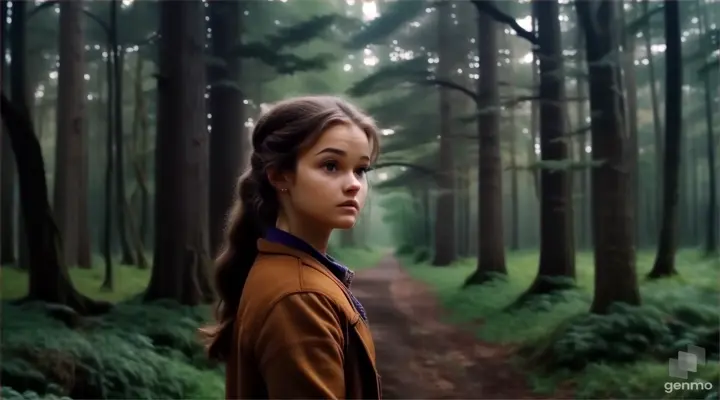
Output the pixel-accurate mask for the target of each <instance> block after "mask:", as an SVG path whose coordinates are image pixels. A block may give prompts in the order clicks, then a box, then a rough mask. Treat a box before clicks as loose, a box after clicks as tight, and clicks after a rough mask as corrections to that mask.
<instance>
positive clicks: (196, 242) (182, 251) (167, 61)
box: [145, 0, 209, 305]
mask: <svg viewBox="0 0 720 400" xmlns="http://www.w3.org/2000/svg"><path fill="white" fill-rule="evenodd" d="M159 8H160V37H161V39H160V43H159V49H158V50H159V59H158V69H159V71H158V76H157V88H158V99H157V102H158V104H157V108H158V115H157V120H158V121H157V135H156V158H155V193H156V197H155V251H154V262H153V269H152V275H151V279H150V284H149V286H148V288H147V292H146V293H145V299H146V300H154V299H160V298H169V299H174V300H177V301H178V302H180V303H181V304H185V305H196V304H199V303H200V302H201V301H202V300H206V299H207V297H208V296H209V293H207V292H205V290H204V289H206V288H207V287H208V277H207V273H208V270H209V254H208V238H207V226H206V224H207V223H208V221H207V210H208V208H207V202H208V190H207V189H208V187H207V181H208V142H209V140H208V134H207V126H206V119H205V118H206V117H205V75H206V73H205V60H204V44H205V27H204V12H203V10H204V7H203V2H202V0H186V1H182V2H173V1H163V2H161V3H160V5H159ZM178 116H182V118H179V117H178Z"/></svg>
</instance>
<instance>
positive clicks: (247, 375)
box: [204, 96, 381, 399]
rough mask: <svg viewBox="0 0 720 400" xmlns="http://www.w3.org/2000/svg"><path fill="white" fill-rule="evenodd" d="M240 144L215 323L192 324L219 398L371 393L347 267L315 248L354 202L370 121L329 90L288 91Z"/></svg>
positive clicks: (373, 383)
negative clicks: (214, 369)
mask: <svg viewBox="0 0 720 400" xmlns="http://www.w3.org/2000/svg"><path fill="white" fill-rule="evenodd" d="M252 147H253V152H252V156H251V159H250V169H249V170H248V171H246V172H245V173H244V174H243V175H242V177H240V181H239V184H238V194H237V200H236V202H235V205H234V207H233V209H232V211H231V213H230V216H229V218H228V227H227V231H226V238H225V243H224V245H223V248H222V250H221V253H220V255H219V257H218V259H217V266H216V277H215V281H216V282H215V284H216V288H217V292H218V296H219V300H220V301H219V306H218V312H217V320H218V322H217V325H215V326H212V327H210V328H207V329H204V333H205V334H206V335H207V337H208V339H209V346H208V351H209V355H210V357H211V358H214V359H218V360H221V361H224V362H225V363H226V364H227V372H226V374H227V376H226V398H228V399H262V398H266V399H267V398H273V399H280V398H295V399H345V398H356V399H378V398H380V397H381V388H380V379H379V375H378V374H377V369H376V366H375V347H374V344H373V340H372V336H371V334H370V330H369V328H368V325H367V317H366V315H365V311H364V309H363V307H362V305H361V304H360V302H358V300H357V299H356V298H355V297H354V296H353V295H352V293H351V292H350V281H351V280H352V277H353V273H352V271H350V270H349V269H347V268H346V267H345V266H343V265H342V264H340V263H338V262H337V261H335V260H334V259H332V258H331V257H330V256H328V255H327V254H326V249H327V245H328V239H329V237H330V233H331V232H332V231H333V229H349V228H352V226H353V225H355V223H356V221H357V218H358V215H359V213H360V211H361V210H362V207H363V204H364V202H365V197H366V196H367V191H368V183H367V180H366V173H367V171H368V170H369V168H370V165H371V163H372V162H373V161H374V160H375V159H376V157H377V154H378V134H377V129H376V127H375V125H374V123H373V121H372V119H371V118H369V117H368V116H366V115H364V114H363V113H361V112H360V111H359V110H357V109H356V108H355V107H354V106H352V105H350V104H348V103H347V102H345V101H343V100H341V99H338V98H335V97H329V96H313V97H301V98H295V99H290V100H286V101H282V102H280V103H278V104H275V105H274V106H273V107H271V108H270V109H269V110H267V111H266V112H265V113H264V115H262V116H261V117H260V119H259V121H258V122H257V125H256V126H255V129H254V131H253V133H252Z"/></svg>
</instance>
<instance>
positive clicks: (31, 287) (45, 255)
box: [0, 2, 111, 314]
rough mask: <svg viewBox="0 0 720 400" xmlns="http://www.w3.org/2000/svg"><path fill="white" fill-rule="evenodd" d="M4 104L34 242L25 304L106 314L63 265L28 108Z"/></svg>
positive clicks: (106, 305) (2, 110) (104, 306)
mask: <svg viewBox="0 0 720 400" xmlns="http://www.w3.org/2000/svg"><path fill="white" fill-rule="evenodd" d="M68 3H70V2H68ZM65 4H67V3H65ZM63 6H64V4H63ZM1 101H2V104H0V113H2V118H3V120H4V121H5V124H6V126H7V132H8V136H9V137H10V142H11V144H12V148H13V153H15V156H16V161H17V171H18V182H19V186H20V202H21V203H22V205H23V206H22V208H21V210H22V214H23V220H24V222H25V224H24V225H25V227H26V228H25V231H26V232H27V236H29V237H32V238H33V240H28V243H27V246H28V249H29V251H28V256H29V264H30V268H29V269H30V273H29V284H28V295H27V297H26V298H25V299H23V301H25V300H30V301H44V302H48V303H59V304H64V305H67V306H69V307H71V308H73V309H75V310H76V311H78V312H79V313H83V314H84V313H90V314H91V313H100V312H104V311H107V310H108V309H109V308H110V307H111V305H110V304H109V303H105V302H95V301H92V300H91V299H89V298H87V297H85V296H83V295H82V294H80V293H79V292H78V291H77V290H75V288H74V287H73V285H72V281H71V280H70V276H69V275H68V272H67V268H66V267H65V265H63V263H62V257H61V256H60V254H61V252H62V249H61V244H60V241H61V240H60V236H59V232H58V229H57V226H56V225H55V222H54V220H53V215H52V211H51V210H50V204H49V203H48V190H47V182H46V179H45V165H44V162H43V157H42V149H41V148H40V142H38V139H37V137H36V136H35V132H34V131H33V126H32V120H31V119H30V113H29V112H28V108H27V106H26V105H25V104H23V103H20V102H18V103H15V104H12V103H10V101H9V100H8V99H7V97H5V95H2V97H1Z"/></svg>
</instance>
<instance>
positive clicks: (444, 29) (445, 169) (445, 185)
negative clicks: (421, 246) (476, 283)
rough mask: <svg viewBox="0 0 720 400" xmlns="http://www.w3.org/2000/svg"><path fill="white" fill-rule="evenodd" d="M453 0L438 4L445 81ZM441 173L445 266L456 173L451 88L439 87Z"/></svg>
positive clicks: (451, 254) (440, 260)
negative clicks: (452, 138) (452, 139)
mask: <svg viewBox="0 0 720 400" xmlns="http://www.w3.org/2000/svg"><path fill="white" fill-rule="evenodd" d="M450 13H451V10H450V3H449V2H448V1H441V2H438V4H437V41H438V44H437V51H438V58H439V60H438V65H437V71H436V72H437V73H436V75H437V78H438V79H440V80H443V81H448V80H449V79H450V69H451V68H452V60H451V55H450V53H449V51H451V48H450V41H451V39H450V24H451V20H450ZM439 90H440V96H439V97H440V99H439V106H440V132H439V136H440V148H439V151H438V153H439V160H438V164H439V166H440V174H439V176H438V178H437V186H438V195H437V200H436V203H435V213H436V217H435V254H434V258H433V262H432V263H433V265H438V266H445V265H449V264H450V263H452V261H453V260H454V259H455V254H456V253H455V192H454V188H453V184H454V180H455V173H454V166H453V148H452V142H451V138H450V135H451V134H452V131H451V130H450V129H451V124H450V122H451V118H452V115H451V107H450V89H448V88H446V87H440V88H439Z"/></svg>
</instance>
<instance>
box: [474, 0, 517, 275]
mask: <svg viewBox="0 0 720 400" xmlns="http://www.w3.org/2000/svg"><path fill="white" fill-rule="evenodd" d="M487 2H488V3H493V1H487ZM477 27H478V37H479V38H482V40H478V41H477V46H478V47H477V51H478V56H479V59H480V60H479V61H480V67H479V74H480V76H482V77H483V78H482V79H478V89H477V93H478V94H480V101H479V102H478V119H477V130H478V139H479V142H480V160H479V164H478V168H479V177H478V179H479V181H480V182H479V184H478V202H479V205H478V210H479V212H478V214H479V217H478V230H479V232H480V234H479V236H480V237H479V242H480V246H479V251H478V259H477V269H476V270H475V272H474V273H473V274H472V275H470V276H469V277H468V279H467V280H466V281H465V285H471V284H482V283H484V282H486V281H488V280H491V279H492V278H493V276H494V275H496V274H500V275H506V274H507V268H506V266H505V235H504V233H503V230H504V229H503V212H502V210H503V206H502V192H503V191H502V159H501V157H500V153H501V152H500V110H499V107H498V105H499V98H500V96H499V93H498V83H497V81H498V79H497V77H498V65H497V58H498V56H497V55H498V39H497V35H498V26H497V23H496V22H495V20H493V19H492V18H491V17H490V16H488V15H487V14H486V13H482V12H479V13H478V22H477Z"/></svg>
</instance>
